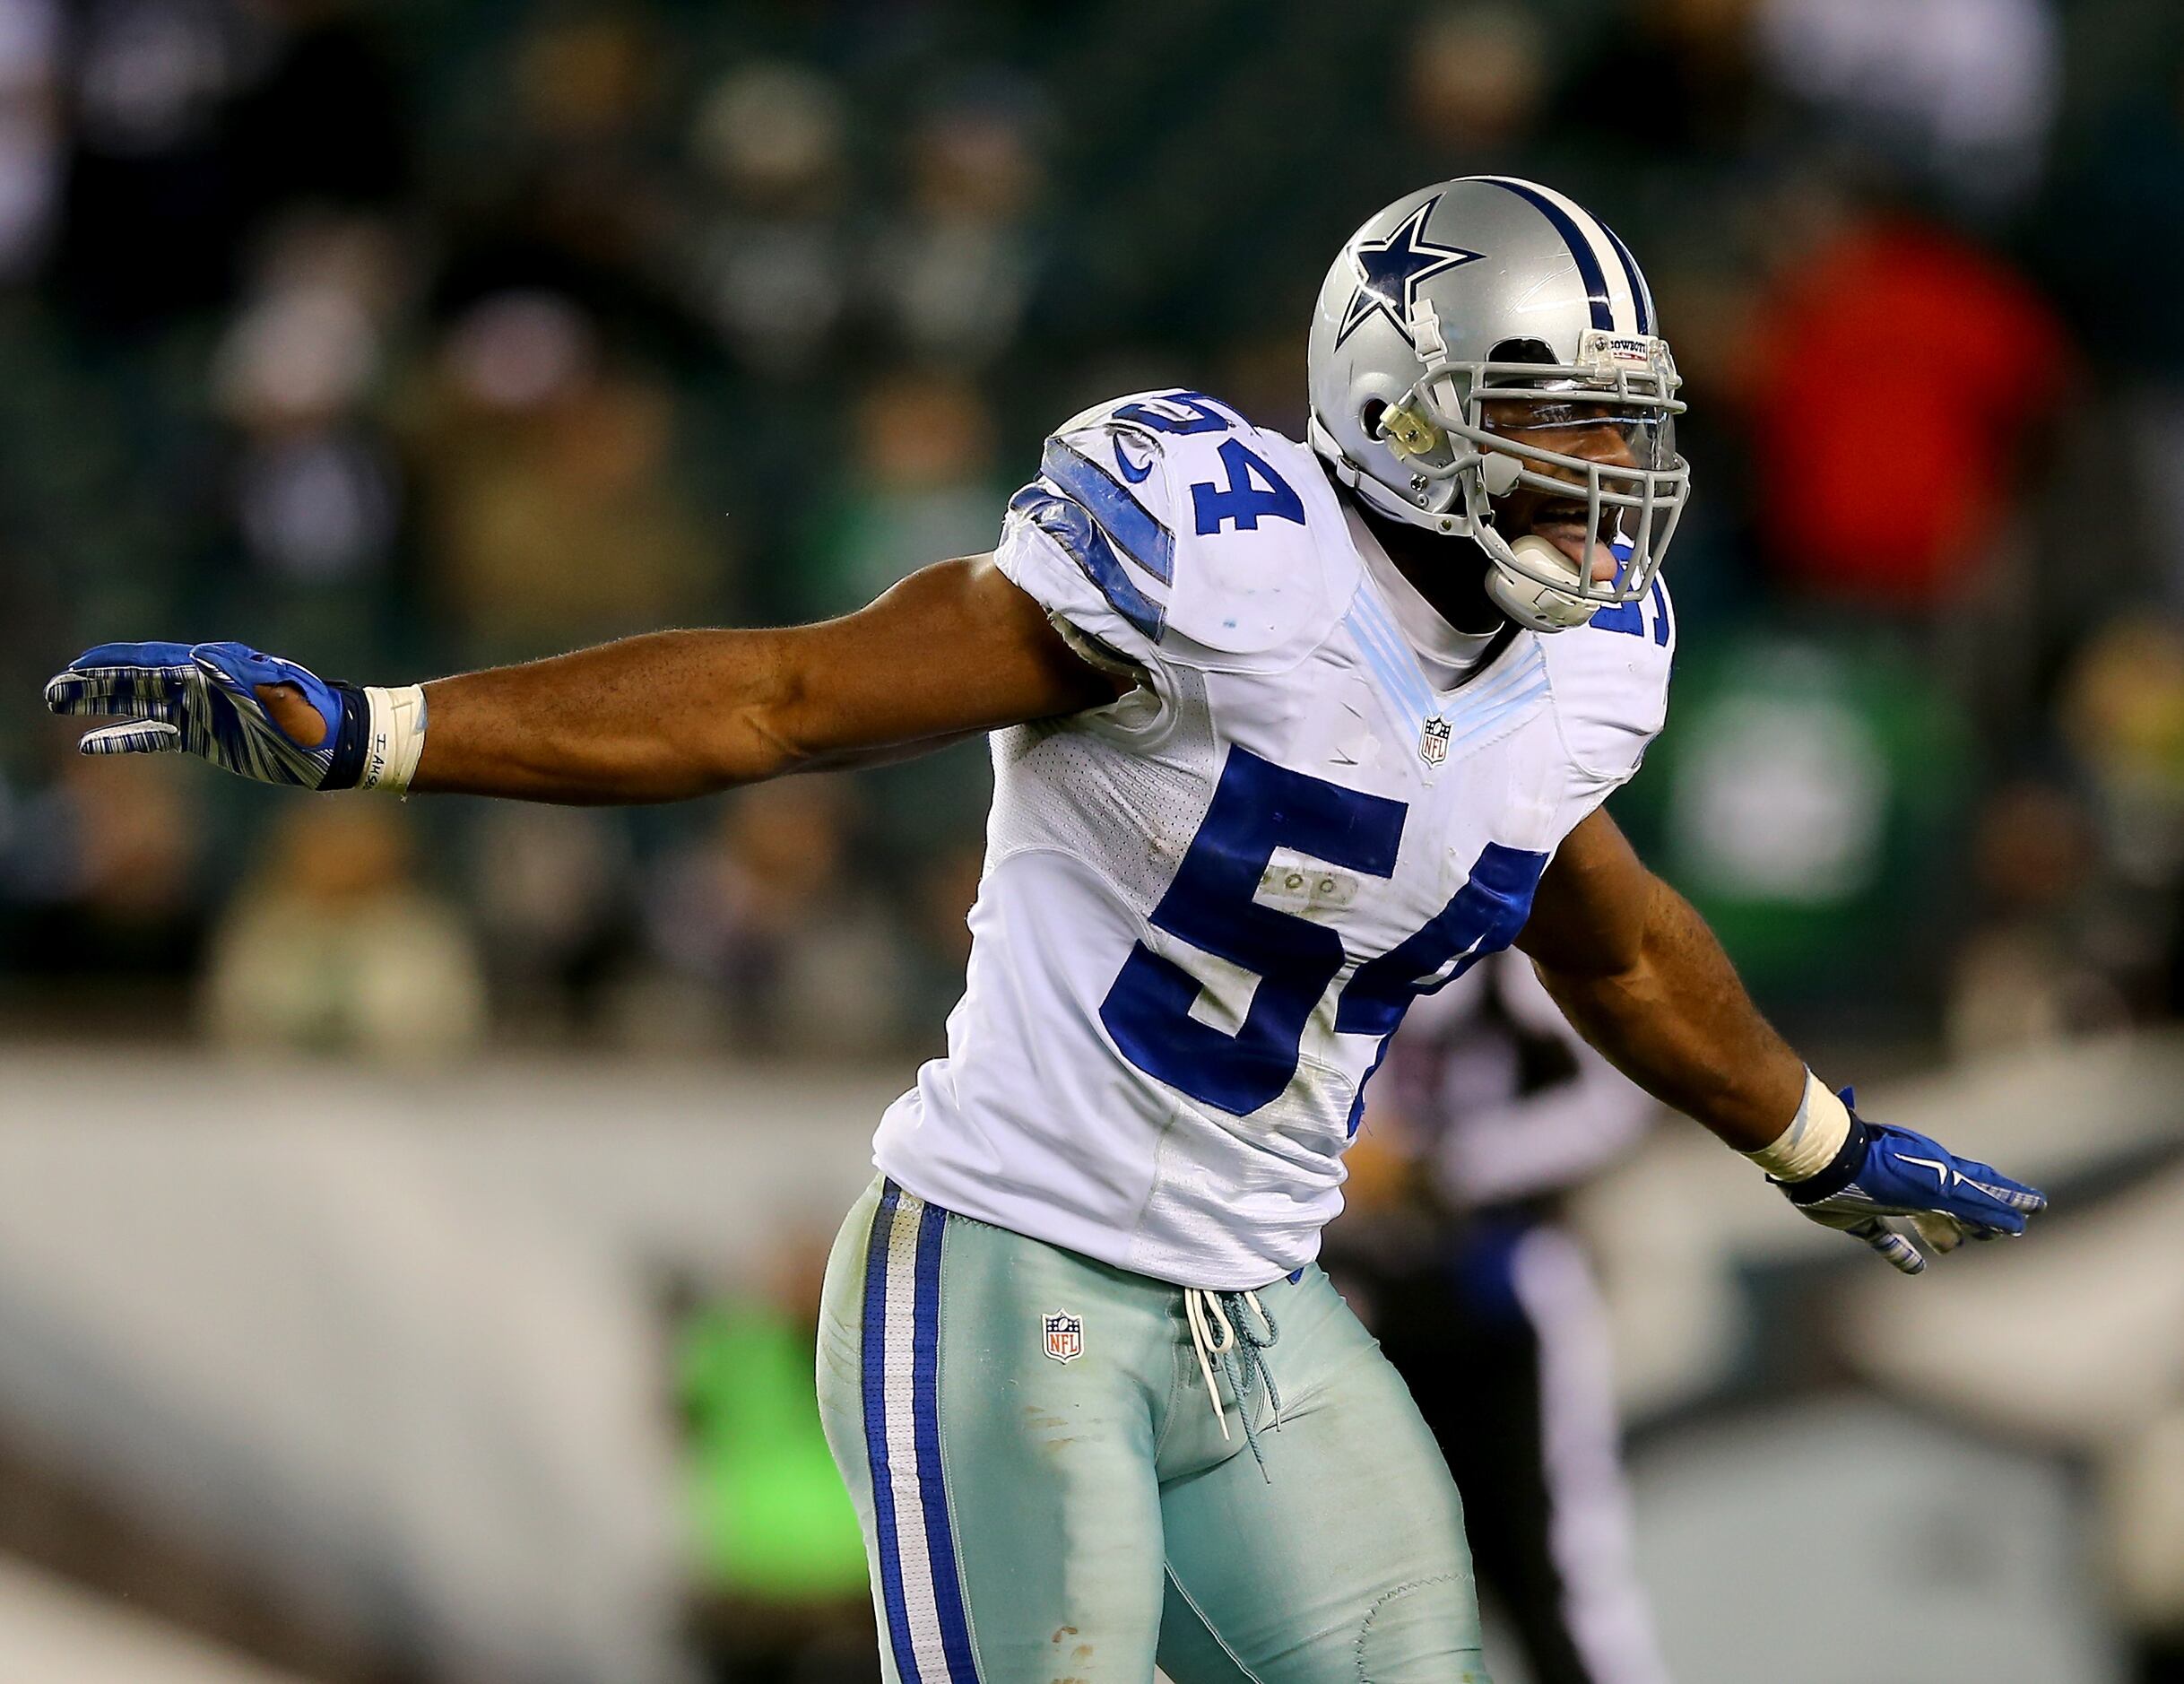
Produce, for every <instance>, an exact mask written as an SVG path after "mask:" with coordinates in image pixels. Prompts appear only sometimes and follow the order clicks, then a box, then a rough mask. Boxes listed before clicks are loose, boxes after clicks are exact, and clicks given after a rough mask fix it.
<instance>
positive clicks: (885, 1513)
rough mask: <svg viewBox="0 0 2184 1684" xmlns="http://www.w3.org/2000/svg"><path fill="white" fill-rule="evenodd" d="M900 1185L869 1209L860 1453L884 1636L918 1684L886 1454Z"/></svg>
mask: <svg viewBox="0 0 2184 1684" xmlns="http://www.w3.org/2000/svg"><path fill="white" fill-rule="evenodd" d="M901 1202H902V1189H901V1188H900V1187H898V1186H897V1185H895V1184H894V1183H893V1182H892V1181H890V1182H888V1184H887V1186H886V1190H885V1191H884V1192H883V1193H882V1194H880V1208H879V1209H878V1210H877V1211H874V1212H873V1213H872V1233H871V1240H870V1241H869V1242H868V1244H867V1246H866V1250H865V1257H864V1376H863V1378H864V1454H865V1457H866V1460H867V1462H868V1463H869V1464H870V1466H871V1475H872V1517H873V1524H874V1526H875V1528H876V1529H877V1530H878V1532H879V1533H880V1600H881V1602H884V1603H885V1605H886V1607H887V1610H888V1640H889V1642H890V1644H891V1645H892V1646H893V1648H894V1651H895V1670H896V1671H897V1674H899V1675H900V1677H901V1679H902V1680H903V1684H923V1680H922V1679H920V1677H919V1676H918V1670H917V1656H916V1654H914V1653H913V1652H912V1649H911V1646H910V1616H909V1610H908V1609H907V1608H906V1607H905V1606H904V1603H903V1562H902V1551H901V1548H900V1545H899V1542H898V1541H897V1538H896V1534H895V1477H894V1474H893V1472H892V1471H891V1469H890V1467H889V1464H888V1395H887V1372H888V1355H887V1336H888V1238H889V1237H890V1236H891V1235H892V1234H893V1232H894V1229H895V1217H896V1211H897V1208H898V1207H899V1205H900V1204H901Z"/></svg>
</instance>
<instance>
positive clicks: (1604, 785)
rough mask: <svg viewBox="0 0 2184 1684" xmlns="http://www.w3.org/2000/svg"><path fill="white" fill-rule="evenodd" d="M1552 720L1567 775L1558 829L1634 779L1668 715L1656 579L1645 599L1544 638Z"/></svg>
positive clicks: (1671, 623)
mask: <svg viewBox="0 0 2184 1684" xmlns="http://www.w3.org/2000/svg"><path fill="white" fill-rule="evenodd" d="M1541 642H1542V643H1543V644H1544V645H1545V647H1546V650H1547V677H1548V681H1549V683H1550V684H1551V686H1552V687H1553V690H1554V696H1555V713H1556V724H1557V725H1558V727H1559V728H1560V730H1561V732H1562V738H1563V744H1564V749H1565V750H1566V751H1567V754H1568V760H1569V764H1570V768H1571V777H1570V783H1569V786H1568V788H1567V789H1566V790H1565V792H1564V799H1563V811H1562V813H1561V815H1560V823H1559V826H1558V828H1559V829H1560V830H1561V832H1562V834H1564V835H1565V836H1566V835H1568V834H1569V832H1570V831H1571V830H1572V829H1575V827H1576V825H1577V823H1578V821H1579V820H1582V819H1583V818H1584V817H1586V815H1587V814H1589V813H1590V812H1593V811H1594V810H1595V809H1597V808H1598V807H1599V805H1600V803H1603V802H1605V801H1606V800H1607V799H1608V796H1610V795H1612V794H1615V792H1616V790H1618V789H1620V788H1622V787H1623V786H1624V785H1625V784H1627V783H1629V782H1630V780H1631V779H1632V778H1633V777H1635V776H1637V772H1638V768H1639V766H1640V765H1641V764H1642V762H1643V761H1644V760H1645V751H1646V750H1647V749H1648V748H1649V747H1651V744H1652V742H1653V739H1654V738H1655V737H1657V736H1659V735H1660V729H1661V726H1662V725H1665V724H1666V723H1667V721H1668V678H1669V673H1670V671H1671V669H1672V668H1673V666H1674V664H1675V660H1676V616H1675V610H1674V607H1673V606H1672V604H1671V603H1670V602H1669V600H1668V586H1666V585H1664V584H1662V583H1661V582H1660V580H1659V579H1656V580H1655V581H1654V583H1653V586H1652V588H1651V590H1649V591H1648V592H1647V593H1646V595H1645V596H1644V598H1643V599H1642V600H1641V601H1639V602H1635V603H1625V604H1623V605H1621V606H1619V607H1616V608H1609V609H1603V610H1601V611H1600V612H1599V613H1598V614H1596V615H1594V616H1593V618H1592V621H1591V622H1590V624H1588V625H1583V626H1578V627H1573V628H1572V629H1570V630H1568V631H1564V632H1558V633H1556V634H1555V635H1554V636H1551V637H1547V638H1542V639H1541Z"/></svg>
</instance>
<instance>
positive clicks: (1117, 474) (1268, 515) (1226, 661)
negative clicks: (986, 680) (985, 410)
mask: <svg viewBox="0 0 2184 1684" xmlns="http://www.w3.org/2000/svg"><path fill="white" fill-rule="evenodd" d="M1239 476H1241V478H1239ZM1239 485H1241V486H1242V487H1243V490H1241V492H1239V491H1238V490H1236V489H1235V488H1236V487H1238V486H1239ZM1341 519H1342V517H1341V512H1340V509H1339V506H1338V505H1337V504H1336V502H1335V500H1334V496H1333V492H1332V490H1331V489H1330V487H1329V485H1328V483H1327V481H1326V478H1325V475H1324V474H1323V473H1322V471H1321V470H1320V468H1319V466H1318V464H1317V463H1316V462H1315V461H1314V460H1313V457H1312V456H1311V453H1310V452H1309V451H1307V450H1305V449H1304V447H1302V446H1299V445H1296V444H1294V443H1293V442H1291V441H1290V440H1288V439H1286V438H1281V437H1280V436H1279V435H1278V434H1272V433H1267V432H1264V431H1262V430H1259V429H1257V428H1254V427H1252V424H1251V423H1250V422H1249V421H1245V420H1244V418H1243V417H1242V416H1241V415H1239V414H1237V413H1236V412H1235V411H1234V410H1232V409H1230V408H1229V407H1228V406H1227V405H1226V404H1220V403H1218V402H1217V401H1216V400H1214V399H1211V398H1209V397H1207V396H1206V395H1203V394H1202V393H1195V392H1168V393H1147V394H1140V395H1137V396H1134V397H1130V398H1123V399H1119V400H1117V401H1116V402H1114V403H1113V404H1104V405H1102V406H1101V407H1099V408H1097V409H1095V410H1089V411H1087V412H1085V413H1084V414H1082V415H1079V416H1077V417H1076V418H1074V419H1073V420H1071V421H1067V422H1065V423H1064V424H1063V425H1062V428H1061V429H1060V430H1058V431H1056V432H1055V433H1054V434H1053V437H1051V438H1048V439H1047V440H1046V443H1045V445H1044V447H1043V448H1042V450H1041V452H1040V457H1039V474H1038V477H1037V478H1036V479H1035V480H1033V481H1032V482H1030V483H1029V484H1028V485H1027V486H1025V487H1024V488H1023V490H1020V491H1018V493H1017V494H1016V496H1015V497H1014V498H1012V499H1010V503H1009V512H1008V516H1007V517H1006V519H1005V520H1004V521H1003V523H1002V527H1001V543H1000V544H999V546H998V547H997V549H996V551H995V560H996V561H997V562H998V564H999V565H1000V567H1001V571H1002V572H1003V573H1005V574H1006V575H1007V576H1008V577H1010V579H1011V580H1013V581H1014V582H1015V583H1016V584H1017V585H1018V586H1020V587H1021V588H1022V589H1024V590H1026V591H1027V592H1029V593H1030V594H1031V595H1033V596H1034V597H1036V599H1037V600H1038V601H1039V602H1040V603H1042V604H1043V605H1044V607H1045V609H1046V611H1047V613H1048V615H1049V616H1050V617H1051V618H1052V619H1053V620H1054V621H1055V622H1056V624H1057V625H1059V626H1060V627H1062V629H1063V632H1064V635H1066V636H1069V637H1070V639H1071V641H1072V642H1074V643H1076V644H1077V645H1078V646H1079V649H1080V650H1081V651H1082V652H1084V653H1086V654H1087V655H1088V657H1090V658H1093V659H1095V660H1096V661H1098V660H1104V659H1109V658H1119V659H1120V661H1121V662H1122V663H1123V664H1127V665H1129V666H1131V667H1134V668H1137V669H1139V670H1140V671H1145V672H1150V673H1156V674H1157V673H1161V672H1162V671H1164V670H1166V669H1169V668H1174V667H1190V668H1196V669H1200V670H1202V671H1226V672H1242V673H1251V672H1274V671H1280V670H1284V669H1286V668H1287V666H1289V665H1294V664H1296V661H1297V660H1299V659H1301V658H1302V656H1303V655H1304V653H1305V652H1307V651H1308V650H1309V649H1310V648H1311V647H1313V646H1314V645H1316V643H1317V642H1318V641H1319V640H1320V638H1322V637H1323V636H1324V635H1325V633H1326V631H1327V629H1328V628H1329V627H1330V626H1331V625H1332V624H1333V623H1334V621H1336V620H1337V619H1339V616H1340V614H1341V612H1342V608H1343V605H1344V604H1345V603H1347V601H1348V590H1350V589H1354V588H1355V579H1354V573H1355V558H1354V555H1353V554H1352V552H1351V551H1350V548H1349V546H1348V543H1347V540H1341V539H1340V538H1339V534H1341V531H1342V524H1341ZM1330 534H1331V535H1333V536H1334V537H1335V538H1336V539H1337V540H1338V541H1335V542H1330V541H1329V539H1330Z"/></svg>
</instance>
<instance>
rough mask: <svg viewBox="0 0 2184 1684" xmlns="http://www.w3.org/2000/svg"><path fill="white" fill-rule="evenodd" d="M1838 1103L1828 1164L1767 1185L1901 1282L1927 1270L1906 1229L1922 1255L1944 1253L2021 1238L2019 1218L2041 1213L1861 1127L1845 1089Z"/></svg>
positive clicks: (2041, 1206)
mask: <svg viewBox="0 0 2184 1684" xmlns="http://www.w3.org/2000/svg"><path fill="white" fill-rule="evenodd" d="M1842 1102H1843V1104H1844V1105H1845V1106H1846V1107H1850V1139H1849V1140H1848V1141H1845V1142H1844V1144H1843V1150H1842V1151H1841V1152H1839V1153H1837V1154H1836V1158H1835V1161H1834V1162H1833V1164H1831V1165H1829V1166H1828V1168H1825V1169H1824V1170H1822V1171H1821V1172H1820V1173H1819V1174H1818V1175H1816V1176H1811V1177H1809V1178H1808V1179H1807V1180H1804V1181H1790V1182H1777V1183H1776V1184H1775V1185H1778V1186H1780V1187H1781V1190H1782V1193H1783V1195H1784V1196H1785V1197H1786V1198H1788V1199H1789V1201H1790V1203H1792V1204H1794V1205H1796V1206H1797V1207H1798V1210H1800V1211H1804V1212H1805V1214H1806V1215H1807V1216H1809V1217H1810V1218H1812V1220H1814V1221H1816V1222H1818V1223H1820V1224H1821V1225H1822V1226H1823V1227H1826V1228H1841V1229H1842V1231H1843V1232H1844V1233H1846V1234H1849V1235H1851V1236H1852V1237H1855V1238H1858V1239H1862V1240H1864V1241H1865V1242H1866V1244H1867V1245H1868V1246H1872V1247H1873V1249H1874V1250H1875V1251H1876V1252H1878V1253H1880V1254H1881V1255H1882V1256H1883V1257H1885V1258H1886V1259H1887V1260H1888V1261H1889V1262H1890V1263H1893V1264H1894V1265H1895V1267H1897V1268H1898V1269H1901V1270H1902V1272H1904V1273H1905V1274H1907V1275H1915V1274H1917V1273H1919V1272H1920V1271H1921V1270H1923V1269H1924V1268H1925V1267H1926V1262H1927V1260H1926V1257H1925V1254H1923V1253H1922V1252H1921V1251H1920V1248H1919V1246H1918V1245H1917V1244H1914V1243H1913V1239H1912V1237H1911V1235H1907V1234H1906V1233H1905V1232H1904V1231H1903V1229H1904V1228H1907V1227H1908V1228H1910V1229H1911V1234H1912V1235H1915V1236H1916V1237H1917V1239H1918V1240H1920V1241H1922V1242H1924V1244H1925V1246H1926V1247H1927V1249H1928V1250H1930V1251H1934V1252H1937V1253H1938V1252H1949V1251H1954V1250H1955V1249H1956V1247H1957V1246H1961V1245H1962V1244H1963V1242H1964V1241H1965V1240H1966V1239H1993V1238H1995V1237H1998V1236H2001V1235H2013V1236H2014V1235H2017V1234H2022V1233H2024V1222H2025V1218H2027V1217H2028V1216H2031V1215H2032V1214H2033V1213H2034V1212H2035V1211H2044V1210H2046V1209H2047V1208H2048V1200H2047V1195H2046V1194H2042V1193H2040V1192H2038V1191H2036V1190H2035V1189H2033V1188H2032V1187H2028V1186H2026V1185H2024V1183H2022V1182H2017V1181H2012V1180H2011V1179H2010V1178H2009V1177H2008V1176H2005V1175H2003V1174H2001V1173H1999V1172H1998V1171H1997V1170H1995V1169H1993V1168H1989V1166H1988V1165H1986V1164H1980V1163H1974V1162H1972V1160H1971V1159H1966V1158H1959V1157H1957V1156H1956V1155H1955V1154H1954V1152H1952V1151H1950V1150H1949V1149H1948V1148H1947V1147H1946V1146H1943V1145H1941V1144H1940V1143H1939V1142H1938V1141H1931V1140H1928V1138H1927V1137H1926V1136H1925V1135H1923V1134H1918V1133H1913V1132H1912V1131H1911V1130H1910V1129H1900V1128H1892V1127H1890V1126H1889V1125H1888V1124H1885V1123H1868V1122H1866V1121H1864V1120H1863V1119H1862V1118H1860V1117H1859V1115H1858V1111H1857V1107H1856V1105H1855V1104H1854V1103H1853V1101H1852V1098H1851V1094H1850V1089H1848V1088H1845V1089H1843V1090H1842Z"/></svg>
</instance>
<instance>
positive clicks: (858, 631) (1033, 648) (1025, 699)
mask: <svg viewBox="0 0 2184 1684" xmlns="http://www.w3.org/2000/svg"><path fill="white" fill-rule="evenodd" d="M774 635H775V636H776V638H778V640H779V641H778V644H777V646H776V653H775V659H776V673H777V675H778V683H777V686H776V698H775V700H774V703H773V705H772V707H770V708H769V710H768V714H769V727H770V729H772V730H774V731H776V732H777V733H779V736H780V738H781V740H782V743H783V746H784V749H785V750H787V751H788V752H789V753H790V754H791V755H792V756H793V758H794V760H797V761H798V762H799V763H802V764H806V765H814V766H843V765H852V764H860V763H864V762H868V761H871V760H885V759H889V758H894V757H897V756H899V755H901V754H904V753H906V752H914V751H916V750H917V749H919V748H921V747H929V746H938V745H939V744H940V743H941V742H949V741H951V740H953V739H955V738H958V737H962V736H968V735H972V734H975V733H979V732H984V731H991V730H994V729H996V728H998V727H1000V726H1002V725H1018V724H1020V723H1022V722H1023V721H1025V720H1027V719H1045V718H1052V717H1053V716H1057V715H1062V714H1071V713H1078V712H1081V711H1082V710H1083V709H1085V708H1088V707H1100V706H1102V705H1103V704H1105V703H1107V702H1111V701H1113V700H1114V699H1115V698H1116V697H1117V696H1118V695H1120V694H1122V693H1123V692H1124V691H1125V690H1128V689H1129V688H1130V685H1129V682H1128V681H1127V680H1125V679H1121V678H1117V677H1114V676H1111V675H1110V674H1108V673H1105V672H1102V671H1100V670H1099V669H1098V668H1096V667H1094V666H1093V665H1092V664H1089V663H1088V661H1086V660H1085V659H1084V657H1083V656H1081V655H1079V654H1078V653H1077V652H1076V651H1075V650H1074V649H1072V648H1071V647H1070V645H1069V644H1068V643H1067V642H1066V641H1065V640H1064V639H1063V638H1062V634H1061V633H1060V632H1059V631H1057V630H1055V629H1054V628H1053V625H1052V624H1050V623H1049V621H1048V620H1047V616H1046V611H1045V610H1044V608H1042V607H1041V606H1040V605H1039V603H1037V602H1036V600H1034V598H1032V597H1031V596H1030V595H1028V594H1027V593H1026V592H1025V591H1023V590H1021V589H1019V588H1018V586H1016V585H1014V584H1012V583H1011V582H1010V580H1009V578H1008V577H1006V576H1005V575H1004V574H1003V573H1002V572H1001V569H999V568H997V567H996V566H995V565H994V564H993V559H992V557H991V556H973V557H969V558H966V559H965V560H957V561H943V562H940V563H939V564H938V565H936V566H933V567H929V568H926V569H923V570H922V571H920V572H917V573H914V574H912V575H911V576H910V577H908V578H906V579H905V580H904V581H903V582H902V583H901V584H899V585H897V586H895V587H894V588H893V589H891V590H889V591H888V592H887V593H886V595H882V596H880V598H879V599H878V600H877V601H875V602H873V603H871V605H870V606H868V607H866V608H863V609H861V610H859V611H858V612H856V613H854V614H850V615H847V616H845V617H844V618H843V619H840V620H833V621H826V622H824V623H822V624H819V625H816V626H801V627H797V628H794V629H791V630H787V631H783V632H779V633H776V634H774Z"/></svg>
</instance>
